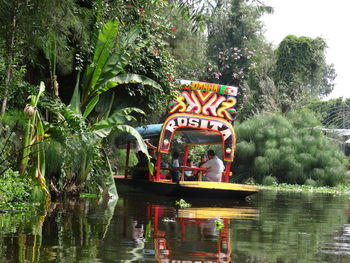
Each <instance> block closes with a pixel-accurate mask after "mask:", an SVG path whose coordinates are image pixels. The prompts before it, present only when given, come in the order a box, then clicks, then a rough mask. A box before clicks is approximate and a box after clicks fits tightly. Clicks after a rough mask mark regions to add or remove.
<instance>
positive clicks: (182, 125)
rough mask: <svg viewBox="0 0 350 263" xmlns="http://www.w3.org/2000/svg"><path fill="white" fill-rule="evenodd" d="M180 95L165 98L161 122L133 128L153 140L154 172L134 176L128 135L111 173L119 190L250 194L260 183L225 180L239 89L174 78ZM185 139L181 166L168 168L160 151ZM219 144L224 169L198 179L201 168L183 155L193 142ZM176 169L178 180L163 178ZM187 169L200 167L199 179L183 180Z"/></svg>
mask: <svg viewBox="0 0 350 263" xmlns="http://www.w3.org/2000/svg"><path fill="white" fill-rule="evenodd" d="M178 89H179V95H178V96H177V97H176V99H175V100H173V101H171V102H169V115H168V117H167V118H166V120H165V121H164V123H162V124H151V125H147V126H143V127H139V128H137V130H138V132H139V133H140V134H141V136H142V138H143V139H145V140H146V139H150V140H153V141H154V140H157V141H158V147H157V156H156V163H155V169H154V172H153V173H151V172H150V173H148V177H147V178H146V179H147V180H136V179H134V178H132V171H133V170H135V169H148V168H147V167H144V168H140V167H130V165H129V160H130V152H131V148H132V144H133V140H134V141H135V138H133V137H129V139H128V140H127V142H126V144H127V146H126V151H127V153H126V163H125V167H124V175H117V176H116V177H115V182H116V186H117V189H118V191H119V192H133V191H137V192H139V191H146V192H151V193H157V194H162V195H178V196H195V197H200V196H205V197H209V196H210V197H217V198H242V197H246V196H248V195H251V194H254V193H256V192H257V191H258V187H256V186H253V185H242V184H233V183H229V177H230V176H231V172H230V170H231V162H232V161H233V157H234V150H235V144H236V136H235V132H234V128H233V125H232V123H233V121H234V116H235V113H236V110H235V105H236V95H237V88H236V87H232V86H225V85H219V84H212V83H204V82H198V81H185V80H181V81H178ZM175 136H176V138H180V140H181V141H182V142H184V144H185V146H184V153H183V162H182V166H181V167H178V168H169V167H166V166H163V165H162V158H163V155H165V154H168V153H169V152H170V148H171V145H172V142H173V139H174V138H175ZM214 144H218V145H221V149H222V159H223V161H224V162H225V171H224V172H223V173H222V179H221V181H220V182H208V181H202V180H201V179H202V174H203V173H205V169H203V168H196V167H189V166H188V165H187V159H188V154H189V148H190V147H196V146H197V145H214ZM174 170H179V171H180V173H181V179H180V181H179V182H176V183H174V182H172V181H171V180H169V179H168V178H167V177H166V174H167V173H169V172H170V171H174ZM185 171H193V172H196V173H197V172H198V174H199V176H198V180H196V181H186V180H185Z"/></svg>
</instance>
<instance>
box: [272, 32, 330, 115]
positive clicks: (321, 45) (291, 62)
mask: <svg viewBox="0 0 350 263" xmlns="http://www.w3.org/2000/svg"><path fill="white" fill-rule="evenodd" d="M325 49H326V42H325V40H323V39H321V38H315V39H312V38H309V37H296V36H293V35H289V36H287V37H285V38H284V39H283V41H282V42H281V43H280V45H279V47H278V49H277V51H276V67H275V70H274V75H275V83H276V85H277V86H278V88H279V90H280V100H281V103H282V109H288V108H290V107H292V106H295V105H299V103H300V102H305V101H308V100H310V98H316V97H322V96H326V95H328V94H329V93H330V92H331V91H332V90H333V86H334V84H333V81H334V78H335V75H334V72H333V71H334V69H333V67H332V66H330V65H328V64H327V63H326V58H325Z"/></svg>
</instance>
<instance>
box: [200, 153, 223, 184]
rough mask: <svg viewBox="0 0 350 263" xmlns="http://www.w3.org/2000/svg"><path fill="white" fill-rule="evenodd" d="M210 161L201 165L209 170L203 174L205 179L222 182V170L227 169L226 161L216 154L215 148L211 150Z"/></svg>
mask: <svg viewBox="0 0 350 263" xmlns="http://www.w3.org/2000/svg"><path fill="white" fill-rule="evenodd" d="M207 154H208V159H209V160H208V161H207V162H205V163H204V164H202V165H201V168H206V169H207V172H206V174H205V176H203V181H211V182H221V176H222V172H223V171H224V170H225V166H224V163H223V162H222V161H221V160H220V159H219V158H218V157H217V156H216V155H215V152H214V151H213V150H209V151H208V152H207Z"/></svg>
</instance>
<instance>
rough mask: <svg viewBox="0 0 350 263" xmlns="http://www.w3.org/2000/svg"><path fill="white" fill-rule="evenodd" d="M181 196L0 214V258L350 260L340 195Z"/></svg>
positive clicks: (173, 262)
mask: <svg viewBox="0 0 350 263" xmlns="http://www.w3.org/2000/svg"><path fill="white" fill-rule="evenodd" d="M186 201H187V202H189V203H191V204H192V207H191V208H186V209H177V208H176V207H175V206H174V204H175V199H169V198H165V197H159V196H148V195H130V196H124V197H121V198H119V200H118V202H117V203H110V202H109V203H107V202H100V201H99V200H88V201H77V202H65V203H64V204H54V205H53V206H52V207H51V209H50V210H49V211H47V212H46V213H44V214H41V215H30V216H29V215H20V214H0V262H161V263H167V262H169V263H178V262H240V263H245V262H246V263H248V262H249V263H276V262H279V263H290V262H305V263H314V262H325V263H326V262H328V263H329V262H331V263H333V262H334V263H335V262H350V225H349V222H350V219H349V215H348V202H349V199H348V197H347V196H333V195H325V194H323V195H316V194H302V193H298V194H278V193H274V192H261V193H259V194H257V195H255V196H254V197H252V199H251V201H249V202H235V201H229V200H227V201H225V200H215V201H213V200H212V201H211V200H197V199H191V200H190V199H188V200H187V199H186Z"/></svg>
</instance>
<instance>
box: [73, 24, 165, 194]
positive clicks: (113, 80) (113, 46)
mask: <svg viewBox="0 0 350 263" xmlns="http://www.w3.org/2000/svg"><path fill="white" fill-rule="evenodd" d="M140 30H141V27H140V26H139V25H136V26H134V27H132V28H131V29H130V30H129V31H127V32H123V33H121V32H120V30H119V24H118V21H109V22H107V23H106V24H105V25H104V26H103V28H102V29H101V30H100V32H99V34H98V39H97V43H96V48H95V52H94V56H93V59H92V63H91V64H90V65H88V66H87V68H86V70H85V71H84V74H83V76H82V79H81V80H80V74H78V77H77V82H76V86H75V89H74V93H73V96H72V98H71V102H70V107H71V108H72V109H73V110H74V111H75V112H76V113H77V114H81V116H82V118H83V119H84V120H85V121H86V123H87V126H88V127H90V129H91V131H92V132H93V133H94V134H95V135H96V137H95V138H96V144H98V143H100V142H101V141H102V139H103V138H105V137H106V136H108V134H109V133H110V132H111V131H112V130H116V129H117V130H120V131H124V132H128V133H130V134H132V135H133V136H134V137H135V138H136V140H137V141H138V143H139V145H140V148H141V151H143V152H144V153H145V154H146V155H147V156H149V155H148V151H147V146H146V144H145V143H144V141H143V139H142V137H141V135H140V134H139V133H138V132H137V131H136V130H135V129H134V128H132V127H131V126H128V125H126V123H127V122H128V121H131V120H134V118H133V117H132V116H131V115H130V114H131V113H132V112H138V113H142V111H141V110H140V109H136V108H125V109H122V110H120V111H118V112H114V113H112V114H110V113H111V108H112V104H113V102H114V94H113V96H111V98H110V99H109V106H108V110H107V111H106V112H105V113H104V116H100V117H99V118H97V119H95V120H93V119H92V118H88V117H89V115H90V113H91V112H92V111H93V110H94V108H95V107H96V105H97V103H98V102H99V99H100V95H101V94H103V93H106V92H107V91H109V90H110V89H112V88H117V87H118V86H119V85H121V84H128V83H141V84H143V85H148V86H150V87H152V88H154V89H158V90H161V87H160V85H159V84H158V83H157V82H155V81H153V80H152V79H150V78H148V77H145V76H142V75H138V74H131V73H126V72H125V71H124V68H125V67H126V66H127V65H128V63H129V62H130V59H131V57H132V52H130V50H132V49H135V48H141V47H143V46H145V43H144V42H143V41H140V39H138V37H139V33H140ZM86 157H87V158H86V162H84V163H83V164H82V166H84V167H82V169H81V171H82V172H81V173H80V175H79V176H78V177H80V178H81V180H84V178H86V177H87V174H88V173H89V170H90V168H91V167H90V166H89V160H88V156H86ZM106 161H107V162H108V160H106ZM149 163H150V164H149V165H150V166H152V164H151V162H149ZM151 170H153V169H151ZM111 174H112V173H111ZM111 178H112V176H110V179H111ZM113 192H114V191H113Z"/></svg>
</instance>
